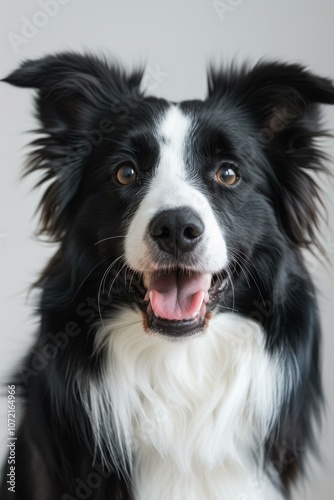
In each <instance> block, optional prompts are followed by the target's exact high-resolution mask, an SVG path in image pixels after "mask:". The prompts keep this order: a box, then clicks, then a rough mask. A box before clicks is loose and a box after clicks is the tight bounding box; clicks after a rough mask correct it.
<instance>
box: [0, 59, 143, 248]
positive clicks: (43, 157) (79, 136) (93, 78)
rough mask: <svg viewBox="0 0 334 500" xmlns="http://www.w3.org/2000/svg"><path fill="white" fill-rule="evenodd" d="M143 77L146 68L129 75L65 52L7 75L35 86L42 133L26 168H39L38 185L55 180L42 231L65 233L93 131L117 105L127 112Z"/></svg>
mask: <svg viewBox="0 0 334 500" xmlns="http://www.w3.org/2000/svg"><path fill="white" fill-rule="evenodd" d="M141 78H142V71H134V72H133V73H132V74H129V75H127V74H126V73H125V72H124V71H123V70H122V69H121V68H120V67H118V66H117V65H110V64H108V63H107V62H106V61H105V60H103V59H100V58H97V57H94V56H90V55H80V54H75V53H63V54H58V55H55V56H48V57H44V58H42V59H38V60H28V61H26V62H24V63H23V64H22V65H21V67H20V68H18V69H17V70H16V71H14V72H13V73H11V74H10V75H9V76H8V77H7V78H4V79H3V81H5V82H7V83H10V84H12V85H16V86H18V87H30V88H34V89H37V96H36V109H37V118H38V119H39V121H40V124H41V128H40V129H39V130H38V132H39V133H40V134H42V135H41V136H40V137H39V138H38V139H36V140H35V141H34V142H33V143H32V145H33V146H34V151H33V152H32V153H31V155H30V160H29V163H28V166H27V169H26V173H30V172H33V171H37V170H41V171H42V172H43V177H42V178H41V180H40V182H39V183H38V185H40V184H43V183H44V182H46V181H52V182H51V183H50V184H49V186H48V187H47V189H46V191H45V193H44V196H43V198H42V200H41V203H40V209H41V224H40V233H44V234H47V235H48V236H49V237H51V239H53V240H59V239H60V238H61V237H62V236H63V234H64V231H66V227H67V226H68V223H69V219H70V217H71V202H72V201H73V199H74V197H75V194H76V192H77V190H78V187H79V184H80V181H81V178H82V172H83V165H84V162H85V159H86V158H87V155H89V154H90V152H91V150H92V142H94V141H89V137H91V136H92V134H91V132H92V131H96V127H98V125H99V123H102V125H103V127H104V128H105V129H106V128H108V127H107V124H106V122H107V121H108V123H109V129H110V127H111V121H112V117H113V113H114V112H115V110H117V111H116V112H118V114H119V113H120V110H123V113H124V107H125V105H128V104H127V103H129V101H130V100H133V99H136V98H138V97H139V96H140V92H139V85H140V81H141ZM97 117H99V118H98V119H99V121H98V123H97V124H96V119H97ZM109 129H108V130H109ZM100 132H101V131H100ZM102 133H103V130H102Z"/></svg>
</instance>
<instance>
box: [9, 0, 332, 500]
mask: <svg viewBox="0 0 334 500" xmlns="http://www.w3.org/2000/svg"><path fill="white" fill-rule="evenodd" d="M0 19H1V32H0V37H1V43H0V55H1V57H0V61H1V71H0V77H4V76H6V75H7V74H8V73H9V72H10V71H12V70H13V69H14V68H16V67H17V65H18V64H19V63H20V62H21V61H22V60H24V59H27V58H37V57H41V56H43V55H45V54H49V53H54V52H56V51H62V50H80V51H91V52H97V53H103V54H105V55H110V56H111V57H114V58H116V59H117V60H119V61H120V62H122V63H124V65H125V66H126V67H127V68H130V69H131V68H133V67H135V66H137V65H138V64H145V66H146V73H145V79H144V84H145V86H146V88H147V89H148V93H150V94H153V95H155V96H159V97H165V98H167V99H170V100H173V101H179V100H183V99H194V98H204V97H205V95H206V68H207V66H208V64H209V63H210V62H213V63H215V64H220V63H225V64H228V63H229V62H231V61H232V60H236V61H238V62H243V61H244V60H246V59H247V60H248V61H250V62H255V61H257V60H259V59H260V58H263V57H267V58H270V59H272V58H279V59H282V60H285V61H290V62H301V63H302V64H304V65H306V66H308V67H309V68H310V69H312V70H313V71H314V72H316V73H319V74H321V75H323V76H328V77H330V78H332V79H334V58H333V47H334V30H333V21H334V2H333V0H318V1H315V0H313V1H312V0H307V1H305V0H294V1H291V0H290V1H289V0H276V1H271V2H270V1H268V0H221V1H220V0H219V1H217V0H169V1H167V0H165V1H159V0H137V1H136V0H126V1H120V0H118V1H116V0H93V1H89V0H16V1H15V2H13V0H1V6H0ZM0 100H1V113H0V129H1V132H0V142H1V183H0V202H1V211H0V269H1V280H0V312H1V329H0V331H1V334H0V335H1V337H0V377H1V383H4V381H5V380H6V378H5V377H6V374H8V372H9V369H10V368H12V367H14V366H15V364H16V363H17V361H18V360H19V359H21V357H22V355H23V353H24V352H25V351H26V349H27V347H28V346H29V345H31V343H32V340H33V335H34V332H35V330H36V323H37V319H36V318H35V317H33V315H32V311H33V306H34V294H31V295H30V296H28V289H29V286H30V284H31V283H32V281H34V280H35V278H36V277H37V274H38V272H39V271H40V270H41V268H42V267H43V265H44V263H45V262H46V260H47V259H48V257H49V256H50V254H51V252H52V251H54V248H52V247H51V245H47V244H46V243H42V242H40V241H37V239H36V238H34V236H33V233H34V230H35V227H36V218H35V216H34V212H35V209H36V206H37V203H38V200H39V196H40V193H39V192H37V191H34V192H32V191H31V187H32V185H33V181H34V180H33V179H29V180H28V179H26V180H24V181H21V180H20V173H21V171H22V166H23V164H24V158H25V154H26V152H27V151H28V148H27V147H26V144H27V143H28V141H29V140H30V139H31V137H32V134H31V133H28V132H27V131H31V130H33V129H35V128H36V125H37V124H36V121H35V119H34V117H33V91H30V90H25V89H17V88H14V87H10V86H8V85H5V84H1V85H0ZM323 117H324V123H325V126H326V128H328V129H333V125H334V109H325V110H324V113H323ZM323 147H324V148H325V150H326V151H327V152H328V153H329V154H331V155H332V156H333V157H334V139H333V140H326V141H324V142H323ZM332 164H334V160H333V162H332ZM333 173H334V165H333ZM321 183H322V185H323V187H324V196H325V197H326V203H327V207H328V214H329V223H328V226H327V227H326V228H324V231H323V234H324V238H323V239H324V242H325V245H326V247H327V251H328V252H329V254H330V255H331V257H332V258H333V256H334V236H333V226H334V224H333V221H334V205H333V202H332V201H331V200H332V199H333V194H334V188H333V185H331V184H330V183H329V181H328V180H326V179H325V180H321ZM308 262H309V264H308V265H309V268H310V269H311V272H312V275H313V277H314V279H315V280H316V284H317V287H318V290H319V304H320V309H321V317H322V323H323V329H324V338H323V374H324V383H325V395H326V399H327V414H326V418H325V424H324V427H323V431H322V433H321V436H320V437H319V448H320V450H321V457H322V460H321V462H319V461H314V460H311V461H310V467H309V471H308V474H307V476H308V481H307V484H306V486H305V488H300V489H299V491H296V492H295V496H294V500H297V499H300V500H301V499H303V500H305V499H307V500H314V499H317V500H330V499H332V498H333V491H334V478H333V471H334V418H333V413H334V383H333V380H334V363H333V361H332V358H333V354H334V349H333V346H334V336H333V327H334V311H333V292H334V279H333V274H334V273H333V269H332V268H328V267H327V268H324V267H323V266H321V265H320V264H319V262H317V261H316V260H315V259H311V258H308ZM6 437H7V405H6V399H5V398H4V397H2V399H0V455H1V458H2V457H4V455H5V452H6ZM294 451H295V452H296V453H305V450H294ZM283 460H284V457H283ZM17 480H18V481H19V478H17Z"/></svg>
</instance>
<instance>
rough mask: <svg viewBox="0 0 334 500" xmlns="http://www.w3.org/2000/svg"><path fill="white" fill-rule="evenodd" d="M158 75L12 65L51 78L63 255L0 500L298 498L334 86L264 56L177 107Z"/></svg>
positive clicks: (45, 160) (41, 166)
mask: <svg viewBox="0 0 334 500" xmlns="http://www.w3.org/2000/svg"><path fill="white" fill-rule="evenodd" d="M142 76H143V72H142V71H141V70H135V71H133V72H132V73H128V72H126V71H125V70H123V69H122V68H121V67H119V66H118V65H116V64H110V63H108V62H107V61H105V60H103V59H102V58H98V57H95V56H92V55H80V54H75V53H62V54H58V55H55V56H48V57H44V58H42V59H39V60H29V61H26V62H24V63H23V64H22V65H21V67H20V68H19V69H17V70H16V71H14V72H13V73H12V74H11V75H9V76H8V77H7V78H5V79H4V81H5V82H8V83H10V84H12V85H16V86H19V87H31V88H35V89H37V94H36V108H37V116H38V119H39V122H40V129H39V130H38V133H39V136H38V138H37V139H36V140H34V142H33V143H32V145H33V149H32V152H31V154H30V157H29V162H28V166H27V170H26V172H27V173H35V174H36V172H40V175H41V177H40V181H39V185H43V186H45V190H44V195H43V197H42V199H41V202H40V205H39V208H40V212H41V219H40V228H39V231H40V234H43V235H46V236H47V237H48V238H49V240H51V241H52V242H58V247H57V251H56V253H55V255H54V256H53V258H52V259H51V261H50V262H49V264H48V265H47V267H46V268H45V269H44V271H43V272H42V274H41V276H40V277H39V279H38V282H37V287H38V288H39V289H40V300H39V306H38V315H39V318H40V324H39V331H38V334H37V338H36V341H35V343H34V346H33V347H32V349H31V351H30V353H29V354H28V355H27V356H26V358H25V359H24V360H23V361H22V363H21V365H20V366H19V367H18V369H17V371H16V373H15V375H14V376H13V378H12V379H11V381H10V382H11V384H12V385H13V386H14V385H15V387H16V390H17V392H18V395H19V396H20V397H21V398H22V401H23V405H22V418H21V421H20V426H19V430H18V433H17V440H16V442H15V446H16V455H15V460H14V464H13V465H10V460H9V459H8V460H7V462H6V466H5V468H4V473H3V482H2V491H1V498H2V499H6V498H11V499H13V498H14V499H17V500H59V499H62V500H73V499H84V498H85V499H86V498H90V499H100V500H107V499H110V500H121V499H122V500H125V499H132V500H203V499H205V500H246V499H247V500H261V499H263V500H275V499H283V498H289V495H290V491H291V487H292V485H293V484H295V482H296V479H297V478H298V476H299V475H300V473H302V472H303V470H304V468H305V467H304V466H305V455H306V451H307V449H308V448H311V447H312V442H313V440H314V439H313V436H314V424H316V423H317V422H318V421H319V418H320V414H321V405H322V388H321V377H320V367H319V340H320V339H319V337H320V326H319V318H318V311H317V301H316V294H315V289H314V286H313V284H312V281H311V279H310V275H309V273H308V270H307V267H306V265H305V261H304V257H303V249H311V250H312V248H313V249H314V248H317V247H318V248H320V247H321V245H320V243H319V237H318V231H317V228H318V222H319V202H320V201H321V196H320V191H319V188H318V177H321V174H322V172H323V171H324V170H326V166H325V164H324V163H325V159H326V158H325V155H324V153H323V152H322V151H321V150H320V149H319V143H318V139H319V138H321V137H322V136H323V135H326V132H325V131H324V130H323V129H322V125H321V120H320V116H319V112H318V111H319V110H318V108H319V104H321V103H323V104H334V86H333V84H332V83H331V81H330V80H329V79H327V78H322V77H319V76H316V75H314V74H312V73H311V72H309V71H308V70H307V69H305V68H304V67H302V66H300V65H298V64H283V63H280V62H270V61H261V62H259V63H258V64H256V65H254V66H253V67H251V66H247V65H245V66H243V67H240V68H236V67H234V66H232V67H231V68H230V69H229V70H228V71H217V70H214V69H211V70H210V72H209V76H208V87H209V90H208V97H207V98H206V99H204V100H191V101H183V102H180V103H174V102H168V101H166V100H164V99H160V98H156V97H150V96H145V93H144V92H143V90H142V89H141V88H140V83H141V79H142ZM12 385H10V386H9V387H12ZM9 392H10V391H9ZM13 475H15V478H16V481H14V483H15V487H14V488H12V489H11V488H10V478H11V477H12V476H13ZM14 490H15V492H14Z"/></svg>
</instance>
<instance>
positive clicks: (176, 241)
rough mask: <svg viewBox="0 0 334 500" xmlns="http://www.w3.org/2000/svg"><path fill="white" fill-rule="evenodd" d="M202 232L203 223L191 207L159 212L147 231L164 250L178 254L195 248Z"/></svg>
mask: <svg viewBox="0 0 334 500" xmlns="http://www.w3.org/2000/svg"><path fill="white" fill-rule="evenodd" d="M203 232H204V224H203V222H202V221H201V219H200V218H199V216H198V215H196V214H195V213H194V212H193V211H192V210H191V209H189V208H182V207H181V208H178V209H173V210H164V211H163V212H160V214H158V215H157V216H156V217H154V219H152V220H151V222H150V225H149V233H150V235H151V236H152V238H153V239H154V240H155V241H156V242H157V243H158V245H159V248H160V249H161V250H163V251H164V252H168V253H171V254H173V255H175V256H176V255H178V254H179V253H183V252H190V251H191V250H193V249H194V248H195V246H196V245H197V243H198V242H199V240H200V239H201V236H202V234H203Z"/></svg>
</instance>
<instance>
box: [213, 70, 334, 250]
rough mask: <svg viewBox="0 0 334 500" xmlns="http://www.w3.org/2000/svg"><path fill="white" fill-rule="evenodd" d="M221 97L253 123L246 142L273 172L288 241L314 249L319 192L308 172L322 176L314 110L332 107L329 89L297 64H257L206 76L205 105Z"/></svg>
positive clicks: (333, 98) (325, 81)
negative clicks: (256, 146) (263, 156)
mask: <svg viewBox="0 0 334 500" xmlns="http://www.w3.org/2000/svg"><path fill="white" fill-rule="evenodd" d="M226 96H229V97H230V98H231V101H232V102H234V103H235V104H236V105H237V106H238V107H240V108H242V109H243V110H245V112H246V113H247V115H248V116H249V117H250V118H251V120H252V121H253V124H254V130H255V132H254V138H252V139H255V140H257V142H258V143H260V146H261V147H262V148H263V150H264V151H265V153H266V156H267V158H268V160H269V162H270V164H271V165H272V167H273V172H274V182H273V185H274V186H273V187H274V191H275V196H276V199H275V200H274V201H275V203H276V206H277V209H278V210H276V212H278V213H279V217H280V221H279V222H280V224H281V227H282V228H283V230H284V231H285V233H286V235H287V236H288V238H289V240H290V241H291V242H292V243H293V244H295V245H297V246H300V247H309V246H310V245H311V244H312V243H315V244H317V245H318V240H317V237H316V233H317V228H318V201H319V200H320V192H319V189H318V186H317V183H316V181H315V180H314V175H310V173H311V172H310V171H315V172H319V171H324V170H326V168H325V167H324V164H323V160H324V159H325V155H324V154H323V153H322V152H321V151H319V149H318V148H317V147H316V139H318V138H319V137H321V136H324V135H326V132H324V131H322V130H321V122H320V115H319V109H318V108H319V106H318V105H319V104H334V86H333V83H332V82H331V81H330V80H329V79H327V78H323V77H320V76H317V75H315V74H312V73H311V72H309V71H308V70H307V69H306V68H304V67H303V66H300V65H298V64H281V63H278V62H260V63H259V64H257V65H256V66H255V67H253V68H252V69H249V68H247V67H246V66H244V67H243V68H241V69H240V70H236V69H235V68H232V69H231V70H230V71H229V72H227V73H223V72H216V71H214V70H211V72H210V73H209V99H210V100H213V101H217V103H218V102H219V101H220V100H223V99H224V97H226ZM250 149H251V148H250ZM253 153H254V152H253V151H251V150H250V156H251V155H252V154H253ZM253 159H254V158H253ZM255 160H256V158H255Z"/></svg>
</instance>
